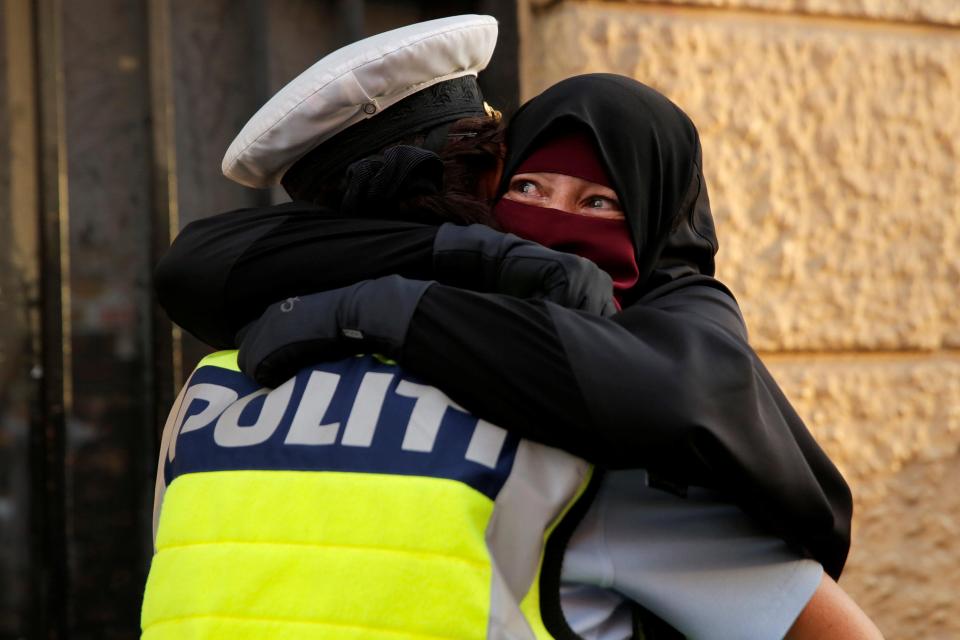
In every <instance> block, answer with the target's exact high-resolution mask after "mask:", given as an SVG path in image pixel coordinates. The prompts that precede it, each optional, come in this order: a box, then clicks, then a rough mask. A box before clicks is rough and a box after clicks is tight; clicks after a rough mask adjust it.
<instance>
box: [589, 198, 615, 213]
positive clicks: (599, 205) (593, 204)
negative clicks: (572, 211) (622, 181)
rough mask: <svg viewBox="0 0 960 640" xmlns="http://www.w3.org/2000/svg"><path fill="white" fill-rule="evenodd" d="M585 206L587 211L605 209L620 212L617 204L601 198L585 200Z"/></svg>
mask: <svg viewBox="0 0 960 640" xmlns="http://www.w3.org/2000/svg"><path fill="white" fill-rule="evenodd" d="M586 206H587V208H588V209H606V210H608V211H620V210H621V209H620V203H619V202H617V201H616V200H613V199H611V198H605V197H603V196H591V197H589V198H587V201H586Z"/></svg>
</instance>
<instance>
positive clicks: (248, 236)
mask: <svg viewBox="0 0 960 640" xmlns="http://www.w3.org/2000/svg"><path fill="white" fill-rule="evenodd" d="M436 233H437V228H436V227H435V226H430V225H422V224H415V223H409V222H400V221H394V220H374V219H367V218H360V219H358V218H352V219H351V218H343V217H341V216H339V215H338V214H336V213H334V212H331V211H328V210H323V209H318V208H316V207H313V206H310V205H305V204H302V203H290V204H285V205H278V206H273V207H264V208H259V209H245V210H240V211H231V212H228V213H224V214H220V215H217V216H211V217H209V218H204V219H202V220H198V221H196V222H193V223H191V224H189V225H187V226H186V227H185V228H184V229H183V231H181V232H180V234H179V235H178V236H177V238H176V240H175V241H174V242H173V244H172V245H171V247H170V249H169V251H168V252H167V254H166V255H165V256H164V257H163V258H162V259H161V261H160V262H159V264H158V265H157V268H156V270H155V272H154V286H155V288H156V291H157V297H158V299H159V302H160V305H161V306H162V307H163V308H164V310H165V311H166V312H167V314H168V315H169V316H170V319H171V320H173V321H174V322H175V323H177V324H178V325H180V326H181V327H183V328H184V329H186V330H187V331H189V332H190V333H192V334H194V335H195V336H197V337H198V338H199V339H200V340H202V341H203V342H206V343H207V344H209V345H211V346H213V347H216V348H221V349H226V348H233V347H234V346H235V343H234V336H235V335H236V332H237V331H238V330H239V329H240V328H241V327H243V326H244V325H245V324H247V323H248V322H250V321H251V320H253V319H254V318H256V317H258V316H259V315H260V314H261V313H262V312H263V309H264V308H266V306H267V305H269V304H270V303H272V302H275V301H277V300H283V299H284V298H288V297H292V296H298V295H303V294H306V293H310V292H313V291H322V290H326V289H333V288H337V287H342V286H345V285H348V284H352V283H353V282H357V281H359V280H364V279H367V278H372V277H378V276H380V275H387V274H393V273H397V274H401V275H404V276H406V277H409V278H416V279H425V278H429V277H430V270H431V268H432V267H431V264H432V259H433V254H432V251H433V241H434V237H435V236H436Z"/></svg>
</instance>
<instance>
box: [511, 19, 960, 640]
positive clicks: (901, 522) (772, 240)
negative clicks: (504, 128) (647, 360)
mask: <svg viewBox="0 0 960 640" xmlns="http://www.w3.org/2000/svg"><path fill="white" fill-rule="evenodd" d="M521 30H522V31H521V55H522V57H521V73H522V87H523V93H524V96H525V97H527V98H529V97H531V96H533V95H535V94H536V93H538V92H539V91H541V90H542V89H544V88H546V87H547V86H549V85H551V84H553V83H554V82H556V81H557V80H560V79H562V78H564V77H567V76H571V75H575V74H578V73H587V72H593V71H610V72H615V73H622V74H625V75H629V76H632V77H634V78H637V79H638V80H641V81H643V82H646V83H647V84H650V85H652V86H654V87H656V88H657V89H659V90H661V91H663V92H664V93H665V94H667V95H668V96H670V97H671V98H672V99H673V100H674V101H675V102H677V103H678V104H679V105H680V106H681V107H682V108H683V109H684V110H685V111H686V112H687V113H689V114H690V116H691V117H692V118H693V120H694V121H695V122H696V123H697V125H698V127H699V129H700V133H701V136H702V138H703V147H704V166H705V171H706V174H707V179H708V182H709V186H710V190H711V202H712V204H713V206H714V213H715V215H716V218H717V224H718V230H719V234H720V242H721V249H720V253H719V255H718V270H719V273H718V275H719V276H720V277H721V278H722V279H723V280H724V281H725V282H727V283H728V284H729V285H730V286H731V288H732V289H733V291H734V293H735V294H736V295H737V296H738V299H739V301H740V304H741V306H742V308H743V310H744V314H745V315H746V318H747V323H748V326H749V327H750V330H751V336H752V338H751V339H752V343H753V345H754V346H755V347H756V348H757V349H758V350H759V351H760V352H761V354H762V355H763V356H764V358H765V360H766V361H767V362H768V363H769V364H770V367H771V370H772V371H773V373H774V375H775V376H776V377H777V378H778V380H779V381H780V382H781V384H782V386H783V387H784V390H785V391H786V393H787V395H788V396H789V397H790V398H791V400H792V401H793V402H794V404H795V405H796V407H797V409H798V410H799V412H800V413H801V415H802V416H804V418H805V419H806V420H807V423H808V425H809V426H810V428H811V430H812V431H813V432H814V433H815V434H816V435H817V437H818V439H819V440H820V441H821V442H822V443H823V445H824V447H825V448H826V449H827V450H828V452H829V453H830V454H831V456H832V457H833V458H834V460H835V461H836V462H837V463H838V466H840V467H841V469H842V470H843V471H844V473H845V474H846V476H847V477H848V479H849V481H850V483H851V485H852V488H853V491H854V495H855V506H856V516H855V521H854V542H853V549H852V554H851V558H850V563H849V565H848V570H847V572H846V573H845V575H844V578H843V580H842V581H841V583H842V585H843V586H844V588H845V589H847V591H848V592H850V593H851V594H852V595H853V596H854V597H855V598H856V599H857V601H858V602H859V603H860V604H861V606H862V607H863V608H864V609H865V610H866V611H867V613H869V614H870V615H871V617H872V618H873V619H874V620H875V621H876V622H877V623H878V625H879V626H880V627H881V629H882V630H883V631H884V633H885V634H886V635H887V637H888V638H936V639H940V638H943V639H946V638H960V604H958V603H957V601H956V594H957V593H958V589H960V542H957V541H956V538H957V537H958V536H960V491H954V490H953V488H954V487H955V486H957V484H958V481H960V303H958V297H960V296H958V293H960V284H958V283H960V3H958V2H955V1H953V0H939V1H929V2H927V1H925V0H923V1H922V0H911V1H902V2H899V1H895V0H687V1H681V0H677V1H675V2H656V3H654V2H646V1H645V0H633V1H631V2H577V1H566V2H528V3H522V4H521Z"/></svg>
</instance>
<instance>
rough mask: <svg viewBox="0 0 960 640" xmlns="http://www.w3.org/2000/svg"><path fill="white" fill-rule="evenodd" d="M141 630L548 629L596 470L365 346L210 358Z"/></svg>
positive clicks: (163, 519) (185, 431) (413, 635)
mask: <svg viewBox="0 0 960 640" xmlns="http://www.w3.org/2000/svg"><path fill="white" fill-rule="evenodd" d="M161 455H162V459H161V464H160V473H159V476H160V477H159V479H158V491H157V503H156V505H155V509H156V510H160V505H161V504H162V510H160V511H159V513H160V515H159V522H158V525H157V528H156V539H155V544H156V553H155V555H154V559H153V563H152V565H151V569H150V576H149V579H148V581H147V589H146V594H145V597H144V605H143V615H142V626H143V638H145V639H147V640H165V639H168V638H231V639H240V640H244V639H247V638H249V639H253V638H258V639H261V638H304V639H312V638H349V639H353V638H356V639H358V640H359V639H361V638H362V639H364V640H368V639H371V638H384V639H387V638H390V639H400V640H406V639H408V638H409V639H411V640H412V639H425V638H447V639H457V640H462V639H467V638H478V639H489V638H509V639H511V640H512V639H517V640H521V639H523V640H528V639H541V638H550V634H549V632H548V631H547V630H546V628H545V626H544V624H543V622H542V620H541V616H540V609H539V594H538V582H539V581H538V578H539V573H540V567H541V563H542V561H543V550H544V545H545V540H546V538H547V536H548V535H549V532H550V530H551V529H552V527H553V526H554V525H555V524H556V522H558V521H559V520H560V519H561V517H562V514H563V513H564V512H565V511H566V509H568V508H569V507H570V506H571V505H572V504H573V503H574V502H575V501H576V498H577V497H578V496H579V495H580V493H582V491H583V490H584V489H585V487H586V485H587V483H588V480H589V476H590V473H591V469H590V467H589V465H588V464H587V463H586V462H584V461H583V460H581V459H579V458H576V457H573V456H571V455H569V454H567V453H564V452H562V451H559V450H557V449H552V448H550V447H546V446H543V445H539V444H536V443H533V442H529V441H526V440H522V439H519V438H517V437H516V436H514V435H511V434H509V433H508V432H506V431H504V430H503V429H501V428H499V427H496V426H494V425H492V424H490V423H488V422H485V421H483V420H478V419H477V418H476V417H473V416H471V415H470V414H469V413H467V412H466V411H464V410H463V409H461V408H460V407H458V406H457V405H456V404H455V403H453V402H452V401H451V400H450V399H449V398H447V397H446V396H445V395H444V394H443V393H441V392H440V391H439V390H437V389H436V388H434V387H430V386H427V385H424V384H422V383H420V382H418V381H417V380H416V379H415V378H413V377H412V376H409V375H408V374H406V373H405V372H403V371H402V370H401V369H400V368H399V367H398V366H396V365H395V364H392V363H385V362H382V361H379V360H377V359H375V358H372V357H368V356H363V357H356V358H348V359H345V360H342V361H339V362H333V363H325V364H322V365H317V366H314V367H311V368H308V369H304V370H303V371H301V372H300V373H299V374H298V375H297V376H296V377H294V378H292V379H291V380H289V381H287V382H286V383H284V384H283V385H281V386H280V387H278V388H276V389H273V390H267V389H262V388H260V387H258V386H257V385H256V384H255V383H254V382H253V381H251V380H250V379H249V378H247V377H245V376H243V375H242V374H241V373H239V371H238V369H237V366H236V352H221V353H217V354H214V355H212V356H209V357H207V358H205V359H204V360H203V361H202V362H201V363H200V365H199V366H198V367H197V369H196V370H195V371H194V373H193V375H192V376H191V378H190V380H189V381H188V383H187V385H186V387H185V389H184V391H183V392H181V395H180V397H179V398H178V402H177V405H176V406H175V407H174V408H173V411H172V412H171V418H170V419H169V420H168V423H167V425H166V428H165V429H164V438H163V444H162V454H161Z"/></svg>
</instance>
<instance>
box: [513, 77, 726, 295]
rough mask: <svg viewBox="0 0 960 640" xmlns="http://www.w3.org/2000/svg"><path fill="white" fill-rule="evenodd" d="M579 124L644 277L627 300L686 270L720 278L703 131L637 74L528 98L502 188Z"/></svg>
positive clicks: (578, 82) (577, 80)
mask: <svg viewBox="0 0 960 640" xmlns="http://www.w3.org/2000/svg"><path fill="white" fill-rule="evenodd" d="M574 123H579V124H580V125H583V126H584V127H586V129H587V130H589V131H590V132H592V134H593V135H594V137H595V138H596V142H597V147H598V148H599V150H600V154H601V157H602V159H603V162H604V164H605V165H606V168H607V170H608V172H609V174H610V177H611V179H612V181H613V186H614V190H615V191H616V192H617V195H618V196H619V197H620V204H621V206H622V207H623V210H624V213H625V215H626V217H627V221H628V223H629V226H630V232H631V234H632V236H633V241H634V247H635V249H636V255H637V265H638V267H639V271H640V277H639V279H638V281H637V285H636V287H635V288H634V290H633V291H632V292H630V295H628V296H627V297H626V299H627V301H628V302H629V301H631V300H635V299H636V298H638V297H639V296H641V295H643V294H644V293H646V292H648V291H649V290H650V289H651V288H652V287H656V286H658V285H660V284H663V283H664V282H666V281H669V280H673V279H675V278H677V277H679V276H680V275H685V274H689V273H701V274H704V275H713V270H714V262H713V256H714V254H715V253H716V252H717V246H718V244H717V238H716V233H715V231H714V224H713V217H712V215H711V213H710V200H709V198H708V196H707V187H706V182H705V181H704V179H703V171H702V163H701V159H700V158H701V154H700V138H699V136H698V135H697V129H696V127H695V126H694V124H693V122H692V121H691V120H690V118H689V117H687V115H686V114H685V113H684V112H683V111H681V110H680V108H679V107H677V105H675V104H673V103H672V102H671V101H670V100H668V99H667V98H666V97H665V96H663V95H662V94H660V93H658V92H657V91H656V90H654V89H651V88H650V87H648V86H646V85H644V84H642V83H640V82H637V81H636V80H633V79H631V78H627V77H624V76H618V75H613V74H604V73H598V74H589V75H582V76H576V77H573V78H569V79H567V80H563V81H561V82H558V83H557V84H555V85H553V86H552V87H550V88H549V89H547V90H546V91H544V92H543V93H542V94H540V95H539V96H537V97H536V98H533V99H532V100H530V101H529V102H527V103H526V104H525V105H524V106H523V107H522V108H521V109H520V110H519V111H517V113H516V115H515V116H514V117H513V119H512V120H511V122H510V128H509V130H508V132H507V148H508V153H507V159H506V162H505V166H504V172H503V175H504V180H503V182H502V184H501V186H500V193H501V194H502V193H503V192H505V191H506V189H507V186H508V184H509V178H510V176H512V175H513V174H514V173H515V172H516V170H517V168H518V167H519V166H520V164H521V163H522V162H523V161H524V159H526V157H527V156H528V155H530V153H532V152H533V151H534V150H536V149H537V148H538V147H539V146H540V144H542V142H543V140H544V139H545V138H547V137H549V136H550V135H551V134H552V133H553V132H554V131H556V130H557V129H559V128H564V127H569V126H570V125H571V124H574Z"/></svg>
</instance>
